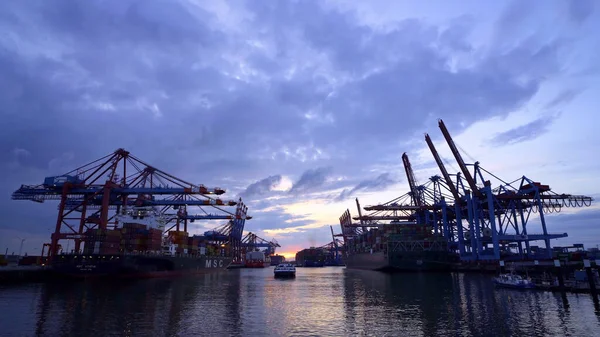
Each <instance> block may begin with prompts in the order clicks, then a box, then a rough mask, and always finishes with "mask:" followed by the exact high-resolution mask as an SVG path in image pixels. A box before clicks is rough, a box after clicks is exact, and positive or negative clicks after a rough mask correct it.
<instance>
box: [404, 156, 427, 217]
mask: <svg viewBox="0 0 600 337" xmlns="http://www.w3.org/2000/svg"><path fill="white" fill-rule="evenodd" d="M402 162H403V163H404V170H405V171H406V178H407V179H408V186H409V188H410V191H411V192H412V199H413V202H414V203H415V205H416V206H422V204H423V202H422V200H421V196H420V194H419V191H418V190H417V180H416V179H415V174H414V172H413V169H412V166H411V165H410V160H408V155H407V154H406V152H404V153H403V154H402Z"/></svg>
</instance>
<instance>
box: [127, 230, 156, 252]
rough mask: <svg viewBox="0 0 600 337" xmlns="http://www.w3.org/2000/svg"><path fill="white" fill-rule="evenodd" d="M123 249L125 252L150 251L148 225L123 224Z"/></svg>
mask: <svg viewBox="0 0 600 337" xmlns="http://www.w3.org/2000/svg"><path fill="white" fill-rule="evenodd" d="M121 233H122V234H123V236H122V240H121V247H122V249H123V251H124V252H134V251H146V250H148V245H147V239H148V233H149V231H148V229H147V226H146V225H143V224H137V223H126V224H123V228H122V229H121Z"/></svg>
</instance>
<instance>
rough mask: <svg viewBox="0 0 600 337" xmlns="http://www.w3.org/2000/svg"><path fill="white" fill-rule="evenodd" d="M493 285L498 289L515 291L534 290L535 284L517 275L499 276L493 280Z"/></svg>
mask: <svg viewBox="0 0 600 337" xmlns="http://www.w3.org/2000/svg"><path fill="white" fill-rule="evenodd" d="M494 283H495V284H496V285H497V286H498V287H505V288H515V289H534V288H535V284H534V283H533V282H532V281H531V279H529V278H523V277H522V276H520V275H517V274H500V276H498V277H495V278H494Z"/></svg>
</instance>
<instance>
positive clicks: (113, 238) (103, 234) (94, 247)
mask: <svg viewBox="0 0 600 337" xmlns="http://www.w3.org/2000/svg"><path fill="white" fill-rule="evenodd" d="M120 244H121V231H119V230H111V229H107V230H102V229H88V230H87V231H86V232H85V241H84V249H83V251H84V253H85V254H102V255H111V254H118V253H119V249H120V247H119V246H120Z"/></svg>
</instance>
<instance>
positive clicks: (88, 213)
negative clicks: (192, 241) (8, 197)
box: [12, 149, 250, 255]
mask: <svg viewBox="0 0 600 337" xmlns="http://www.w3.org/2000/svg"><path fill="white" fill-rule="evenodd" d="M224 193H225V190H224V189H222V188H219V187H214V188H208V187H206V186H204V185H202V184H200V185H198V184H192V183H190V182H187V181H185V180H182V179H179V178H176V177H174V176H173V175H171V174H168V173H166V172H164V171H162V170H159V169H157V168H155V167H153V166H151V165H149V164H147V163H145V162H143V161H142V160H140V159H138V158H136V157H134V156H133V155H131V154H130V153H129V152H128V151H126V150H124V149H118V150H116V151H115V152H113V153H112V154H109V155H107V156H105V157H102V158H100V159H98V160H95V161H93V162H91V163H88V164H86V165H83V166H81V167H79V168H77V169H75V170H73V171H70V172H67V173H65V174H63V175H59V176H53V177H47V178H45V180H44V183H43V184H41V185H33V186H32V185H21V187H20V188H19V189H18V190H17V191H15V192H14V193H13V194H12V199H13V200H31V201H35V202H44V201H46V200H59V201H60V203H59V207H58V208H59V212H58V217H57V220H56V226H55V230H54V233H53V234H52V237H51V244H50V249H49V255H54V254H56V253H57V251H58V247H59V241H60V240H65V239H66V240H74V241H75V250H76V251H79V250H80V245H81V242H82V240H83V239H85V232H86V230H87V229H94V228H97V229H102V230H105V229H107V228H109V227H116V226H118V224H119V220H118V219H119V215H120V214H125V213H128V212H129V213H131V212H140V213H139V216H140V217H143V216H144V215H142V213H141V212H145V211H146V210H148V209H151V210H157V211H158V213H160V214H162V215H164V217H163V218H164V225H165V230H166V231H171V230H175V231H180V230H181V229H183V231H184V232H187V229H188V222H189V221H194V220H214V219H230V220H231V221H232V223H234V227H235V230H234V231H232V233H234V234H232V239H233V240H235V238H236V237H239V239H240V240H241V232H242V231H243V226H244V222H245V220H246V219H250V217H249V216H247V215H246V212H247V207H246V206H245V205H244V204H243V203H242V202H241V199H240V200H239V201H237V202H236V201H224V200H222V199H220V198H219V197H218V196H220V195H222V194H224ZM230 206H237V208H236V211H235V212H231V211H228V210H226V209H225V208H226V207H230ZM190 207H197V208H198V209H199V210H200V211H201V212H202V213H203V214H201V215H189V214H188V209H189V208H190ZM205 208H210V209H212V210H213V213H208V212H206V210H205ZM170 211H171V212H170ZM136 214H137V213H134V215H136ZM144 214H145V213H144ZM168 226H171V227H168ZM182 227H183V228H182Z"/></svg>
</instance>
